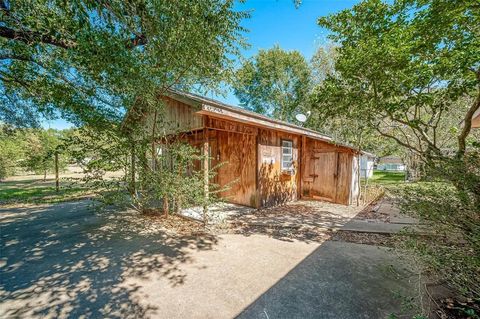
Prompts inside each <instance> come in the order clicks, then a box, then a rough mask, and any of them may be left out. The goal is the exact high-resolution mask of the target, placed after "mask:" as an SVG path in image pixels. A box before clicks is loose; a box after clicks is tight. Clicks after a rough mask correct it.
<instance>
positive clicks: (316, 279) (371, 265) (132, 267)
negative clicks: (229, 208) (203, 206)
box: [0, 201, 413, 318]
mask: <svg viewBox="0 0 480 319" xmlns="http://www.w3.org/2000/svg"><path fill="white" fill-rule="evenodd" d="M89 204H90V202H88V201H81V202H68V203H61V204H56V205H38V206H24V207H0V227H1V233H0V236H1V254H0V317H1V318H79V317H86V318H105V317H109V318H233V317H235V316H237V315H240V317H241V318H264V316H265V314H267V315H268V316H269V318H368V317H370V318H380V317H381V316H383V315H384V314H387V313H389V312H393V311H400V300H398V299H395V295H394V293H395V291H396V290H399V291H401V292H403V291H404V290H409V289H410V291H413V288H412V287H413V286H411V282H410V280H409V277H408V273H407V271H406V270H402V269H400V270H399V274H400V275H397V272H393V271H392V267H394V268H395V269H396V268H401V267H403V266H402V265H403V264H402V261H401V260H400V259H398V258H397V257H396V256H395V255H393V254H390V253H389V252H388V251H387V250H385V249H377V248H376V247H370V246H362V245H355V244H345V243H337V242H322V241H316V242H309V241H306V240H293V239H288V238H285V239H282V240H279V239H276V238H273V237H268V236H264V235H255V234H252V235H251V236H245V235H239V234H238V235H237V234H235V235H234V234H231V235H222V236H213V235H197V236H179V235H172V234H170V233H166V232H165V230H163V229H162V227H159V226H158V225H157V224H156V223H154V222H152V220H151V219H147V218H142V216H139V215H138V214H136V213H135V212H133V211H117V210H112V211H108V210H107V211H105V212H102V213H97V212H95V211H93V210H92V208H91V207H90V205H89ZM325 222H327V221H325ZM385 270H386V271H385Z"/></svg>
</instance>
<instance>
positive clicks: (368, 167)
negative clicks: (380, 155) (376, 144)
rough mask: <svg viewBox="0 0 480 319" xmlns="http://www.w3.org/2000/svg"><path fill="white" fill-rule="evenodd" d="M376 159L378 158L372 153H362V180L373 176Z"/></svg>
mask: <svg viewBox="0 0 480 319" xmlns="http://www.w3.org/2000/svg"><path fill="white" fill-rule="evenodd" d="M375 158H376V156H375V155H373V154H371V153H367V152H362V156H360V177H361V178H371V177H372V176H373V168H374V166H375Z"/></svg>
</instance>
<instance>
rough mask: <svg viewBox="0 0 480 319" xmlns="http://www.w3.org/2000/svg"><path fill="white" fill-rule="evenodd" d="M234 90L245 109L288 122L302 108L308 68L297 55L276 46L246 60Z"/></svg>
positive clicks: (305, 96) (296, 52) (308, 86)
mask: <svg viewBox="0 0 480 319" xmlns="http://www.w3.org/2000/svg"><path fill="white" fill-rule="evenodd" d="M233 87H234V93H235V95H236V96H237V97H238V99H239V100H240V103H241V104H242V105H243V106H244V107H246V108H247V109H249V110H252V111H255V112H258V113H263V114H267V115H270V116H273V117H275V118H277V119H281V120H286V121H289V120H293V119H294V118H295V112H299V111H300V110H302V109H303V107H304V106H305V99H306V98H307V95H308V93H309V90H310V69H309V66H308V63H307V61H306V60H305V58H304V57H303V56H302V55H301V54H300V52H298V51H290V52H288V51H284V50H282V49H281V48H280V47H278V46H275V47H273V48H272V49H269V50H260V51H259V53H258V54H257V55H256V56H255V57H254V58H253V59H252V60H248V61H246V62H245V63H244V64H243V65H242V67H241V68H240V69H239V70H238V71H237V74H236V81H235V82H234V84H233Z"/></svg>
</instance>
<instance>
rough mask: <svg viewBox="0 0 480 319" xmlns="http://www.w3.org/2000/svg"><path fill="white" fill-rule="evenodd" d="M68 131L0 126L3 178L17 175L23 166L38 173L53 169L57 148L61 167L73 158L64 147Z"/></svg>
mask: <svg viewBox="0 0 480 319" xmlns="http://www.w3.org/2000/svg"><path fill="white" fill-rule="evenodd" d="M64 134H66V132H65V131H58V130H53V129H48V130H44V129H17V128H14V127H12V126H8V125H1V126H0V178H5V177H8V176H11V175H15V173H17V172H18V171H19V170H20V169H24V170H27V171H30V172H34V173H37V174H46V173H47V172H53V171H54V165H55V162H54V153H55V152H56V151H58V152H59V153H61V155H60V156H59V169H60V170H63V169H64V168H65V166H66V165H67V162H68V161H69V160H70V157H69V154H68V152H64V151H63V150H62V143H63V137H64Z"/></svg>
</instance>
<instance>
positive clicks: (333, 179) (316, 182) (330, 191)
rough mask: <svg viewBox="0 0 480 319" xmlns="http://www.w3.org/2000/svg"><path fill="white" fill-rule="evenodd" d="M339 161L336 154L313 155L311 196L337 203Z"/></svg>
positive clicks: (319, 153)
mask: <svg viewBox="0 0 480 319" xmlns="http://www.w3.org/2000/svg"><path fill="white" fill-rule="evenodd" d="M337 160H338V153H336V152H318V153H313V155H312V158H311V161H312V162H313V165H311V166H310V167H311V169H312V171H311V172H310V176H311V177H313V182H312V186H311V189H310V195H311V196H312V197H314V198H318V199H322V200H327V201H332V202H335V197H336V188H337V187H336V184H337Z"/></svg>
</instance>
